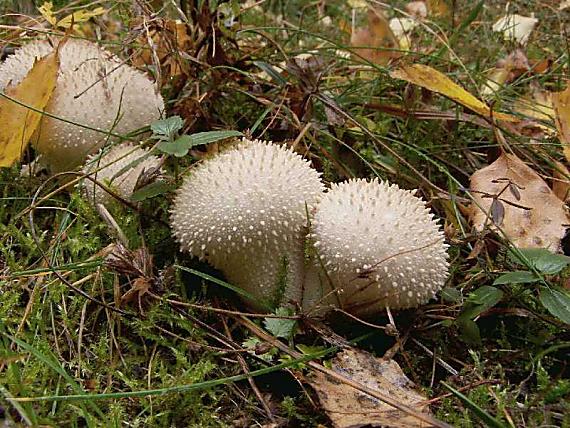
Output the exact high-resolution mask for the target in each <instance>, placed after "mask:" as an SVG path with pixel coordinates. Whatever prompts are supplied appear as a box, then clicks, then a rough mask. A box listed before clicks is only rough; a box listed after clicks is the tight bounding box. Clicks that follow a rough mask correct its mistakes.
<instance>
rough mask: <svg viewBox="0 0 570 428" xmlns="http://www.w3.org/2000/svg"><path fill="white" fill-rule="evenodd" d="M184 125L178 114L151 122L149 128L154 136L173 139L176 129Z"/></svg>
mask: <svg viewBox="0 0 570 428" xmlns="http://www.w3.org/2000/svg"><path fill="white" fill-rule="evenodd" d="M183 126H184V120H182V118H181V117H180V116H170V117H168V118H166V119H161V120H157V121H156V122H153V123H151V125H150V129H151V130H152V132H153V134H154V135H155V136H162V137H166V138H167V139H173V138H174V137H175V136H176V134H177V133H178V131H180V130H181V129H182V127H183Z"/></svg>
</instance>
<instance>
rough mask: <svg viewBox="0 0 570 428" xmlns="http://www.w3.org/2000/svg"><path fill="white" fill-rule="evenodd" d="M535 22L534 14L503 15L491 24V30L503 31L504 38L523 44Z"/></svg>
mask: <svg viewBox="0 0 570 428" xmlns="http://www.w3.org/2000/svg"><path fill="white" fill-rule="evenodd" d="M537 22H538V19H536V18H535V17H534V16H522V15H517V14H513V15H505V16H503V17H502V18H500V19H499V20H498V21H497V22H495V23H494V24H493V31H495V32H497V33H503V38H504V39H505V40H509V41H515V42H517V43H520V44H521V45H524V44H526V42H527V41H528V38H529V36H530V33H531V32H532V30H533V29H534V26H535V25H536V24H537Z"/></svg>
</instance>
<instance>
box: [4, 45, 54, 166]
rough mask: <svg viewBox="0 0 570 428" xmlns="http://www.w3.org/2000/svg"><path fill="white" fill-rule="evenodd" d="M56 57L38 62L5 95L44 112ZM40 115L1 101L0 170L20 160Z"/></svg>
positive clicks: (17, 105) (10, 101) (50, 93)
mask: <svg viewBox="0 0 570 428" xmlns="http://www.w3.org/2000/svg"><path fill="white" fill-rule="evenodd" d="M58 69H59V57H58V53H57V50H54V51H53V52H52V53H51V54H49V55H47V56H45V57H44V58H42V59H40V60H39V61H37V62H36V63H35V64H34V66H33V67H32V69H31V70H30V72H29V73H28V75H27V76H26V77H25V78H24V80H22V81H21V82H20V83H19V84H18V85H16V86H9V87H7V88H6V89H5V91H4V92H5V94H6V95H7V96H9V97H10V98H13V99H15V100H17V101H19V102H21V103H22V104H25V105H28V106H30V107H32V108H34V109H37V110H43V109H44V108H45V107H46V106H47V104H48V102H49V100H50V98H51V95H52V93H53V90H54V89H55V85H56V82H57V72H58ZM41 119H42V114H41V113H39V112H36V111H34V110H31V109H29V108H27V107H24V106H22V105H20V104H17V103H15V102H13V101H12V100H10V99H8V98H6V97H1V98H0V167H9V166H11V165H13V164H14V162H16V161H18V160H19V159H20V157H21V156H22V153H23V152H24V150H25V148H26V146H27V145H28V143H29V140H30V138H31V136H32V135H33V133H34V132H35V131H36V129H37V128H38V126H39V124H40V121H41Z"/></svg>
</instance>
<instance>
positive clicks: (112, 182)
mask: <svg viewBox="0 0 570 428" xmlns="http://www.w3.org/2000/svg"><path fill="white" fill-rule="evenodd" d="M159 166H160V159H159V158H158V157H156V156H149V151H148V150H146V149H143V148H141V147H138V146H134V145H132V144H130V143H123V144H119V145H117V146H115V147H113V148H111V150H108V151H106V152H105V149H104V148H103V149H101V151H100V152H98V153H96V154H94V155H91V156H90V157H89V158H88V159H87V162H86V163H85V166H84V167H83V170H82V172H83V173H84V174H89V176H90V177H91V178H93V180H96V181H98V182H99V183H101V184H104V185H106V186H108V187H109V188H110V189H111V190H113V191H114V192H115V193H117V194H118V195H119V196H121V197H123V198H125V199H129V198H130V197H131V195H132V194H133V191H134V189H135V185H136V184H137V180H138V178H139V177H140V175H141V174H142V173H143V172H148V171H150V170H154V169H156V168H159ZM82 187H83V191H84V192H85V194H86V197H87V200H88V201H89V202H90V203H91V204H93V205H94V206H96V205H97V204H103V205H109V204H111V203H112V201H113V200H114V198H113V197H112V196H111V195H110V194H109V193H108V192H106V191H105V190H104V189H102V188H101V186H99V185H97V184H96V183H94V182H93V181H91V180H89V179H85V180H84V181H83V184H82Z"/></svg>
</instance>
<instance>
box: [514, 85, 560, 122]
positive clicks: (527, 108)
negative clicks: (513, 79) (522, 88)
mask: <svg viewBox="0 0 570 428" xmlns="http://www.w3.org/2000/svg"><path fill="white" fill-rule="evenodd" d="M513 110H514V111H516V112H517V113H520V114H522V115H523V116H527V117H529V118H531V119H536V120H540V121H544V122H550V121H552V120H553V118H554V108H553V105H552V93H551V92H547V91H544V90H542V89H541V88H540V87H539V86H538V85H531V93H530V94H529V95H527V96H522V97H520V98H518V99H517V100H516V101H515V102H514V104H513ZM541 126H543V127H544V125H541ZM545 128H546V127H545Z"/></svg>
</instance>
